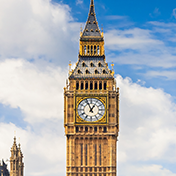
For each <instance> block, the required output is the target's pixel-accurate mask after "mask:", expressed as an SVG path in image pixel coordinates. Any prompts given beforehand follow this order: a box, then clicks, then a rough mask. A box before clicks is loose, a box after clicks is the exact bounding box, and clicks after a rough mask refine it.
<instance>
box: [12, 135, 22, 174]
mask: <svg viewBox="0 0 176 176" xmlns="http://www.w3.org/2000/svg"><path fill="white" fill-rule="evenodd" d="M10 151H11V157H10V176H23V169H24V163H23V154H22V152H21V147H20V144H19V145H18V146H17V144H16V137H14V142H13V146H12V148H11V150H10Z"/></svg>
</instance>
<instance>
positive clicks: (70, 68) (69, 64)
mask: <svg viewBox="0 0 176 176" xmlns="http://www.w3.org/2000/svg"><path fill="white" fill-rule="evenodd" d="M71 66H72V64H71V61H69V70H71Z"/></svg>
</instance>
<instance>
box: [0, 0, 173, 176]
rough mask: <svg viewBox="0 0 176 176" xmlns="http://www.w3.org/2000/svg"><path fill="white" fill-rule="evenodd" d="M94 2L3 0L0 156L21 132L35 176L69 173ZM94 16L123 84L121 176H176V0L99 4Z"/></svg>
mask: <svg viewBox="0 0 176 176" xmlns="http://www.w3.org/2000/svg"><path fill="white" fill-rule="evenodd" d="M89 4H90V1H89V0H62V1H57V0H55V1H54V0H53V1H50V0H26V1H21V0H16V1H13V0H2V1H0V138H1V145H0V158H4V159H5V160H6V159H8V158H9V156H10V152H9V151H10V146H11V145H12V139H13V136H14V131H16V135H17V138H18V137H20V142H21V146H22V151H23V153H24V156H25V158H24V159H25V175H26V176H34V175H42V176H50V175H53V176H56V175H65V136H64V128H63V87H64V86H65V82H66V78H67V76H68V63H69V61H71V62H72V64H73V66H72V68H74V65H75V63H76V62H77V59H78V58H77V56H78V49H79V32H80V26H81V25H82V26H84V24H85V22H86V20H87V15H88V11H89ZM95 10H96V16H97V20H98V22H99V27H100V28H101V27H102V25H103V31H104V36H105V44H106V45H105V48H106V60H107V62H108V63H109V67H110V68H111V62H112V61H113V62H114V64H115V67H114V69H115V73H116V75H115V78H116V81H117V85H118V86H119V87H120V133H119V142H118V168H119V169H118V175H119V176H128V175H130V176H141V175H144V176H161V175H162V176H166V175H167V176H176V169H175V164H176V157H175V156H176V140H175V136H176V91H175V87H176V50H175V46H176V45H175V44H176V2H175V1H173V0H170V1H161V0H160V1H159V0H153V1H151V0H148V1H140V0H134V1H131V0H123V1H119V0H116V1H115V0H111V1H103V0H95ZM18 142H19V140H18Z"/></svg>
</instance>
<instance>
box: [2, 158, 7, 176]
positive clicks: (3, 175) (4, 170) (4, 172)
mask: <svg viewBox="0 0 176 176" xmlns="http://www.w3.org/2000/svg"><path fill="white" fill-rule="evenodd" d="M0 175H1V176H9V171H8V170H7V164H5V163H4V161H3V160H2V164H1V163H0Z"/></svg>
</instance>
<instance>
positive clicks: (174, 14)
mask: <svg viewBox="0 0 176 176" xmlns="http://www.w3.org/2000/svg"><path fill="white" fill-rule="evenodd" d="M172 15H173V16H174V18H176V8H175V9H173V12H172Z"/></svg>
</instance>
